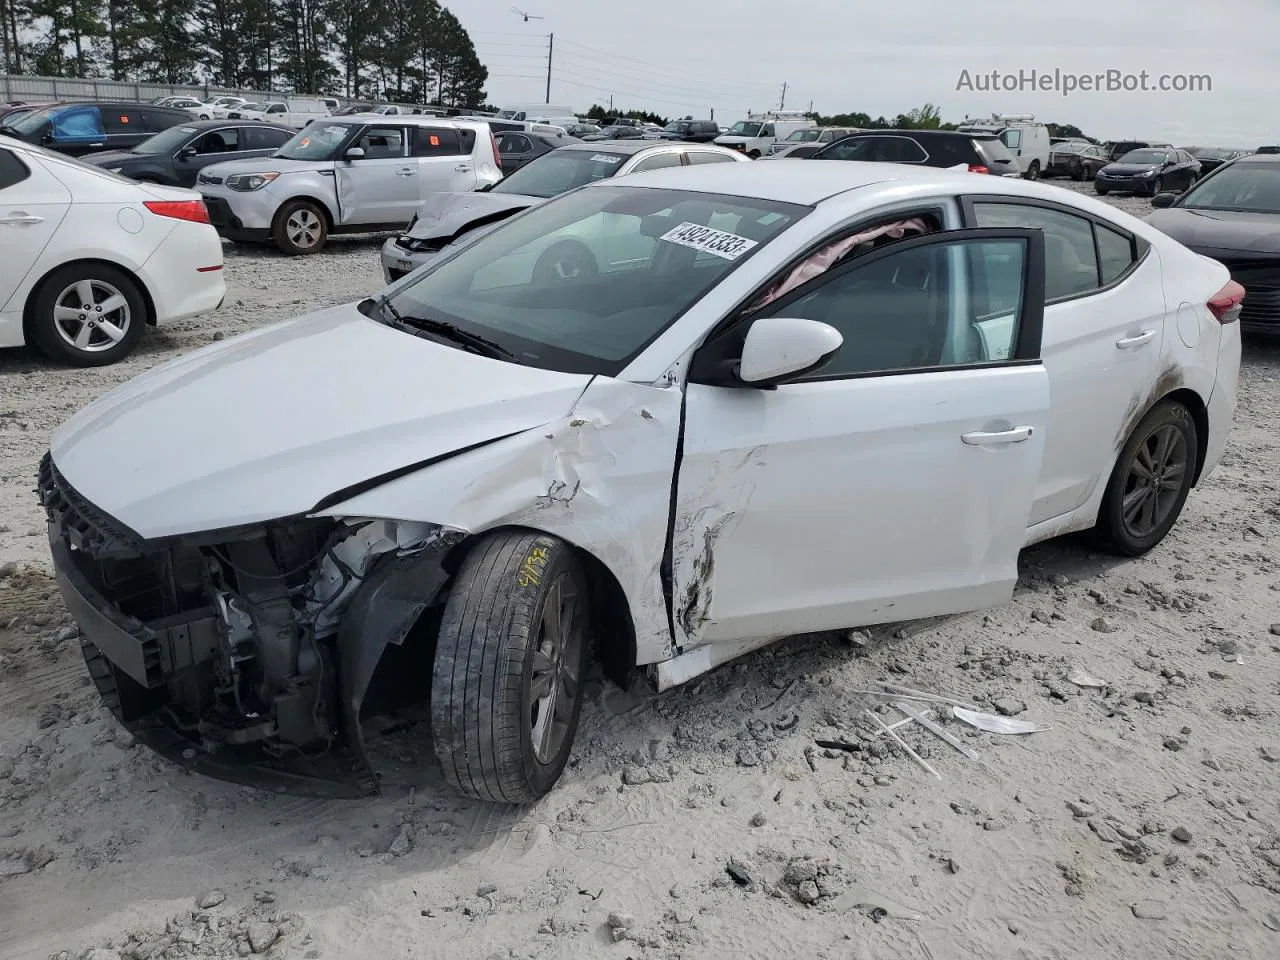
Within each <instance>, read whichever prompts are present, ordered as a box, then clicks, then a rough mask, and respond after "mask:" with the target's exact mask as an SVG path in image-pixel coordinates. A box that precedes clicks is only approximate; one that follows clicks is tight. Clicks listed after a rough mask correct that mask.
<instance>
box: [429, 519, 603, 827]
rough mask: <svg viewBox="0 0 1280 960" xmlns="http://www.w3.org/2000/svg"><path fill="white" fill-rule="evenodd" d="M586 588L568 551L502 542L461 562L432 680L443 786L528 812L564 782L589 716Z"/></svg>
mask: <svg viewBox="0 0 1280 960" xmlns="http://www.w3.org/2000/svg"><path fill="white" fill-rule="evenodd" d="M589 614H590V609H589V606H588V592H587V579H586V575H585V572H584V571H583V569H582V565H581V563H580V562H579V561H578V558H577V557H576V556H575V554H574V552H573V549H572V548H571V547H570V546H569V545H568V544H566V543H565V542H564V541H562V540H559V539H557V538H556V537H552V536H548V535H545V534H538V533H533V532H529V531H507V532H502V533H495V534H492V535H490V536H488V537H486V538H485V539H484V540H483V541H481V542H480V543H478V544H477V545H476V546H475V547H474V549H472V550H471V552H470V553H468V554H467V557H466V559H465V560H463V562H462V566H461V569H459V571H458V574H457V576H456V577H455V579H454V582H453V585H452V588H451V590H450V594H449V599H448V601H447V602H446V604H445V609H444V614H443V616H442V618H441V623H440V634H439V637H438V639H437V642H436V656H435V666H434V668H433V672H432V678H431V732H432V738H433V740H434V741H435V752H436V760H437V761H438V762H439V764H440V771H441V773H442V774H443V776H444V779H445V781H446V782H447V783H448V784H449V785H450V786H451V787H453V788H454V789H455V790H457V791H458V792H459V793H461V794H463V795H465V796H468V797H471V798H473V799H475V800H485V801H491V802H495V803H532V802H533V801H535V800H538V799H539V798H541V797H543V796H545V795H546V794H547V793H549V792H550V791H551V789H552V787H554V786H555V784H556V781H557V780H558V779H559V778H560V774H561V773H562V772H563V771H564V767H565V763H566V762H567V761H568V759H569V752H570V750H571V748H572V746H573V737H574V733H575V732H576V731H577V727H578V715H579V713H580V712H581V709H582V696H581V692H582V677H583V671H584V670H585V668H586V663H587V645H588V643H587V640H588V638H587V625H588V623H589V620H588V617H589Z"/></svg>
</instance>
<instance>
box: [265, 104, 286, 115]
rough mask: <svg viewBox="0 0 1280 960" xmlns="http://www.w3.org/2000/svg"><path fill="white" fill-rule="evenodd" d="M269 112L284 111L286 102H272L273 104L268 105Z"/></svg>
mask: <svg viewBox="0 0 1280 960" xmlns="http://www.w3.org/2000/svg"><path fill="white" fill-rule="evenodd" d="M267 113H284V104H283V103H273V104H271V106H269V107H267Z"/></svg>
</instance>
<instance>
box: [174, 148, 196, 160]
mask: <svg viewBox="0 0 1280 960" xmlns="http://www.w3.org/2000/svg"><path fill="white" fill-rule="evenodd" d="M196 153H197V151H196V148H195V147H183V148H182V149H181V150H179V151H178V159H179V160H190V159H191V158H192V157H194V156H196Z"/></svg>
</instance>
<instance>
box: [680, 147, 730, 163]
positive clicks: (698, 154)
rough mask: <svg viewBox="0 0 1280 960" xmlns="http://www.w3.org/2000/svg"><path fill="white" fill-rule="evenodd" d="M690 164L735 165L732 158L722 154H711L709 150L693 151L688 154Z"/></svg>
mask: <svg viewBox="0 0 1280 960" xmlns="http://www.w3.org/2000/svg"><path fill="white" fill-rule="evenodd" d="M689 162H690V163H736V162H737V160H735V159H734V158H733V157H728V156H725V155H724V154H723V153H712V152H711V151H710V150H693V151H690V153H689Z"/></svg>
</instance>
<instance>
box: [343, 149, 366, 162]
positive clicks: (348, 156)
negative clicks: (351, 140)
mask: <svg viewBox="0 0 1280 960" xmlns="http://www.w3.org/2000/svg"><path fill="white" fill-rule="evenodd" d="M342 159H344V160H347V161H350V160H363V159H364V147H349V148H348V149H347V152H346V153H344V154H343V155H342Z"/></svg>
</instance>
